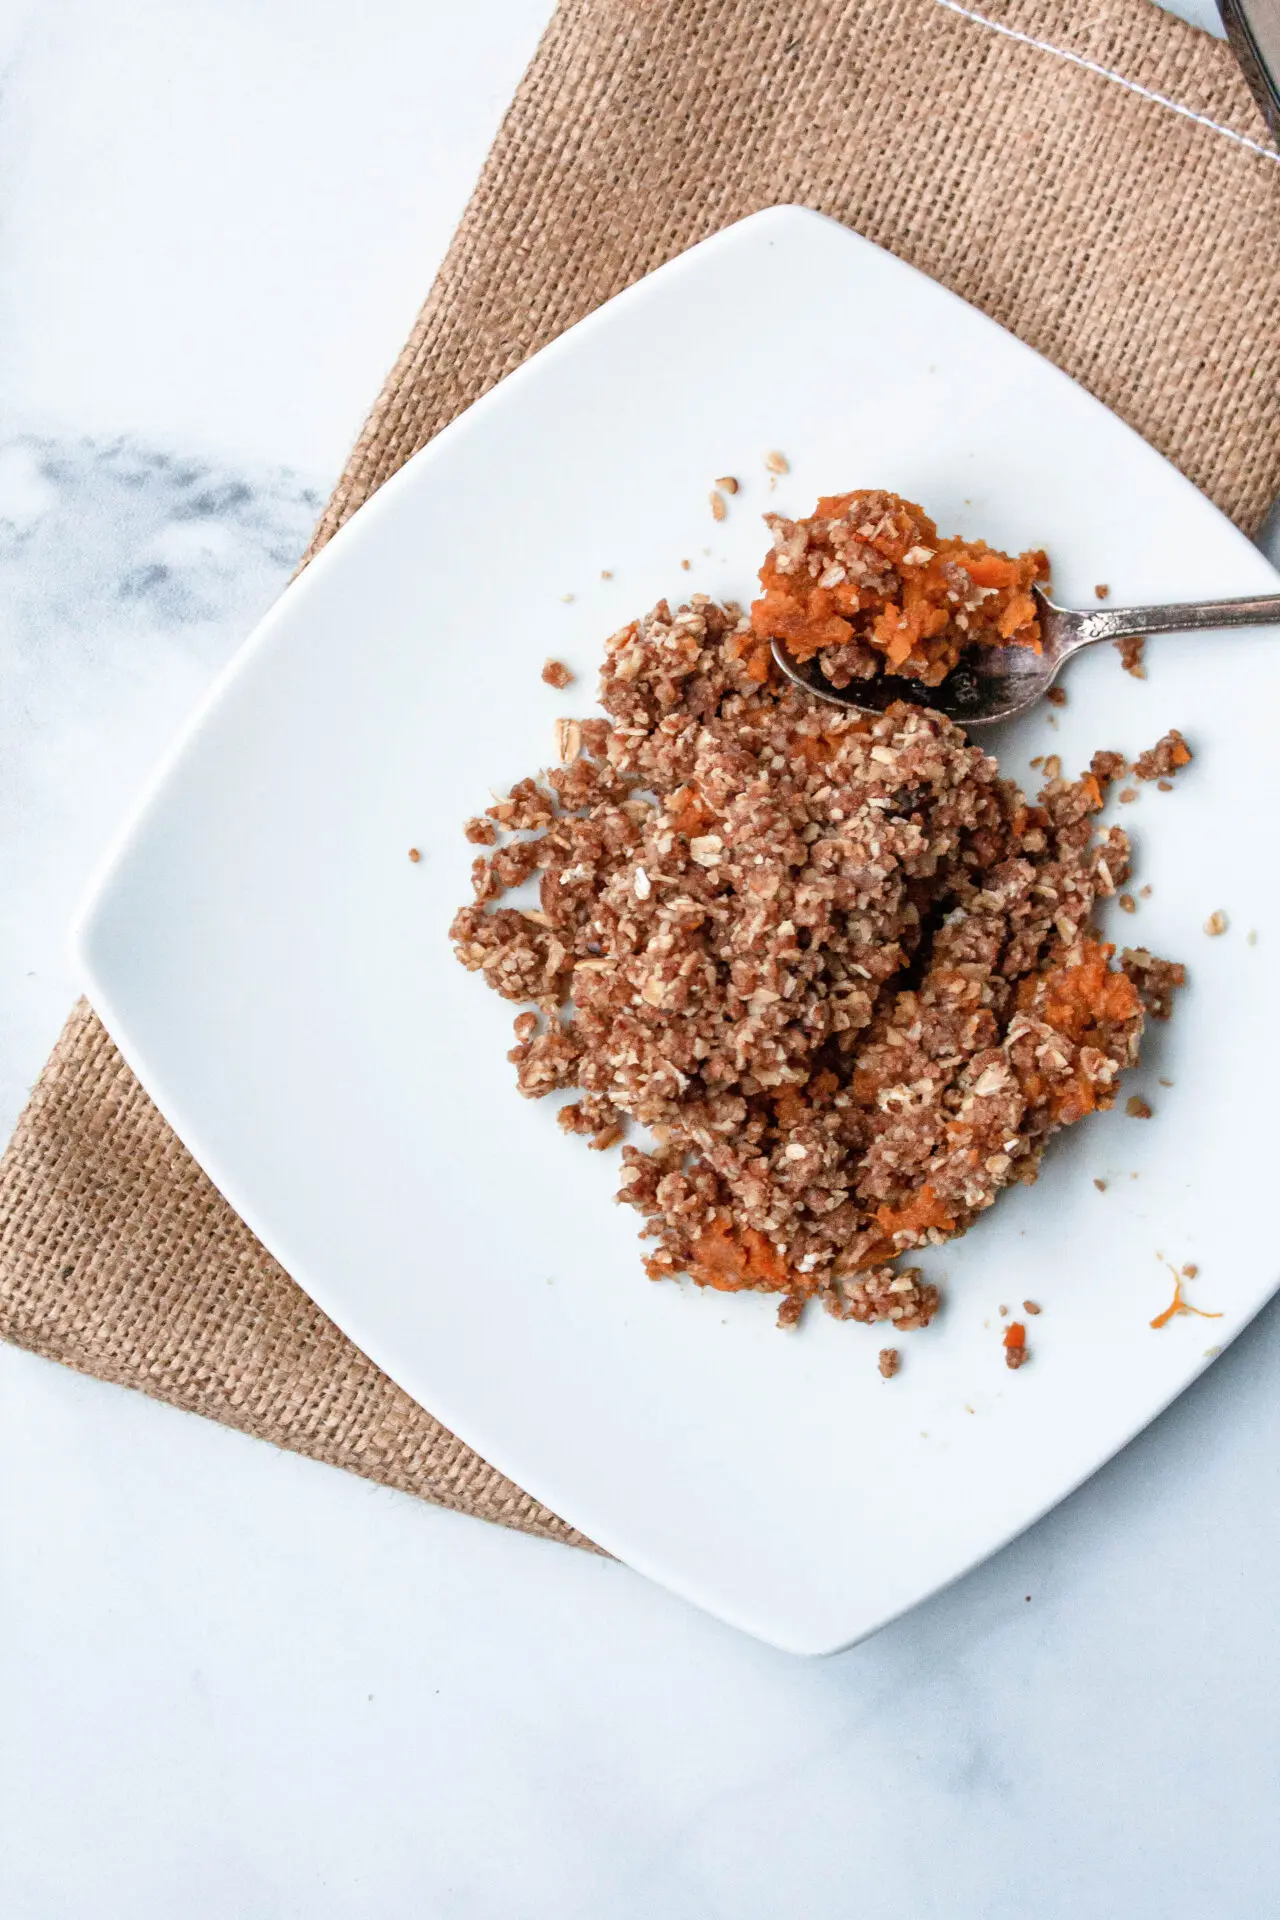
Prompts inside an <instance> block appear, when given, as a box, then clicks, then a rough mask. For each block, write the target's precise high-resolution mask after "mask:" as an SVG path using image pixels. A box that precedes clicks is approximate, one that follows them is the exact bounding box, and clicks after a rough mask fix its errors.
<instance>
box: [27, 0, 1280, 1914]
mask: <svg viewBox="0 0 1280 1920" xmlns="http://www.w3.org/2000/svg"><path fill="white" fill-rule="evenodd" d="M1191 10H1192V9H1191V0H1186V11H1188V12H1190V11H1191ZM545 11H546V0H488V4H486V5H483V6H480V7H475V8H472V9H470V10H464V12H463V13H462V14H461V15H459V14H458V12H457V10H456V9H453V8H451V7H447V6H445V5H444V4H443V0H363V4H362V5H361V6H360V7H359V8H351V7H349V6H347V5H345V4H339V0H309V4H305V5H304V4H303V0H222V3H221V4H220V5H219V6H217V7H216V8H205V9H200V8H197V7H195V6H194V5H192V4H190V0H185V3H184V0H44V4H43V5H42V6H39V7H37V6H36V5H34V4H30V5H26V6H20V5H17V4H15V0H10V4H9V7H8V9H7V10H5V9H3V8H0V182H2V183H3V196H2V200H0V288H2V289H3V293H2V294H0V1132H4V1131H7V1128H8V1126H9V1124H10V1123H11V1121H12V1119H13V1118H14V1116H15V1115H16V1112H17V1110H18V1108H19V1106H20V1104H21V1100H22V1098H23V1094H24V1090H25V1087H26V1085H27V1083H28V1082H29V1081H30V1080H31V1078H32V1077H33V1076H34V1074H35V1072H36V1071H37V1069H38V1067H39V1064H40V1061H41V1059H42V1057H43V1055H44V1053H45V1051H46V1049H47V1046H48V1044H49V1042H50V1041H51V1040H52V1038H53V1037H54V1034H55V1032H56V1029H57V1026H58V1024H59V1022H60V1020H61V1018H62V1015H63V1013H64V1012H65V1009H66V1007H67V1005H68V1004H69V1002H70V999H71V997H72V995H73V993H74V990H75V982H74V981H73V980H72V979H71V978H70V976H69V974H68V972H67V970H66V967H65V963H64V961H63V958H62V944H61V943H62V928H63V925H64V923H65V920H66V917H67V913H68V911H69V908H70V905H71V903H72V901H73V900H74V898H75V895H76V893H77V892H78V890H79V888H80V886H81V884H82V882H83V879H84V877H85V875H86V873H87V871H88V869H89V867H90V864H91V862H92V860H93V859H94V857H95V855H96V853H97V851H98V849H99V848H100V845H101V843H102V839H103V836H104V833H105V832H106V831H107V829H108V828H109V825H110V823H111V821H112V819H113V817H114V816H116V815H117V814H118V813H119V811H120V809H121V808H122V807H123V806H124V805H125V804H126V803H127V801H128V798H129V796H130V794H131V793H132V792H133V790H134V789H135V788H136V786H137V784H138V782H139V781H140V780H141V778H142V777H143V775H144V773H145V770H146V768H147V766H148V764H149V763H150V761H151V760H152V759H153V758H154V756H155V754H156V753H157V752H158V751H159V749H160V748H161V746H162V745H163V744H164V742H165V740H166V738H167V737H168V735H169V734H170V733H171V731H172V729H173V727H174V726H175V724H176V723H177V722H178V721H179V720H180V718H181V717H182V715H183V714H184V713H185V712H186V711H187V710H188V708H189V706H190V704H191V702H192V701H193V700H194V698H195V697H196V695H197V694H198V692H199V691H200V689H201V688H202V687H203V686H204V684H205V683H206V682H207V680H208V677H209V675H210V674H211V673H212V671H213V670H214V669H215V668H216V666H217V665H218V664H219V662H220V661H221V660H222V659H224V658H225V657H226V655H227V653H228V651H229V650H230V649H231V647H233V646H234V644H235V642H236V640H237V639H238V638H239V637H240V636H241V635H242V634H243V632H244V631H245V630H246V628H247V627H248V626H249V624H250V623H251V622H252V620H253V618H254V616H255V615H256V613H257V612H258V611H259V610H260V609H261V608H262V607H263V606H264V605H265V604H266V603H267V602H268V601H269V600H270V598H271V597H272V595H273V594H274V593H275V592H276V591H277V589H278V587H279V585H280V584H281V582H282V581H283V579H284V578H285V577H286V575H287V573H288V571H289V569H290V567H291V566H292V564H293V561H294V560H295V558H296V556H297V554H298V552H299V550H300V548H301V546H302V544H303V541H304V539H305V536H306V533H307V529H308V526H309V523H310V520H311V518H312V515H313V513H314V509H315V504H316V501H317V499H318V498H319V497H320V496H321V495H322V494H323V492H324V490H325V489H326V488H327V486H328V484H329V482H330V481H331V479H332V477H333V475H334V474H335V472H336V471H337V468H338V466H339V464H340V461H341V458H342V455H343V452H344V451H345V447H346V444H347V442H348V440H349V438H350V436H351V433H352V431H353V430H354V428H355V426H356V425H357V423H358V420H359V417H360V414H361V410H362V408H363V406H364V404H365V402H366V401H367V399H368V397H369V396H370V394H371V393H372V391H373V390H374V388H375V387H376V385H377V382H378V380H379V378H380V377H381V374H382V371H383V369H384V367H385V365H386V363H387V362H388V361H389V360H390V358H391V357H392V355H393V354H394V352H395V350H396V348H397V346H398V345H399V342H400V339H401V337H402V335H403V333H404V331H405V328H406V326H407V324H408V322H409V320H410V318H411V316H412V313H413V311H414V309H415V306H416V304H417V301H418V299H419V297H420V294H421V292H422V290H423V287H424V285H425V282H426V279H427V278H428V276H429V272H430V268H431V266H432V264H433V262H434V260H435V259H436V258H438V256H439V254H440V252H441V251H442V249H443V246H444V244H445V241H446V239H447V236H448V232H449V230H450V228H451V225H452V223H453V221H454V220H455V219H456V216H457V213H458V211H459V209H460V207H461V204H462V202H463V200H464V198H465V195H466V192H467V190H468V187H469V185H470V182H471V180H472V178H473V176H474V173H475V171H476V168H477V166H478V164H479V161H480V159H481V157H482V155H483V152H484V149H485V147H486V145H487V142H488V140H489V138H490V135H491V132H492V129H493V126H494V124H495V122H496V119H497V116H498V114H499V112H500V111H501V108H502V106H503V104H504V103H505V100H506V98H507V96H508V95H509V93H510V91H511V89H512V87H513V85H514V83H515V81H516V79H517V77H518V74H519V71H520V69H521V67H522V66H523V64H524V61H525V59H526V58H527V56H528V53H529V52H530V51H531V49H532V46H533V43H534V41H535V39H536V36H537V33H538V31H539V30H540V27H541V24H542V19H543V16H544V14H545ZM1197 11H1199V12H1200V13H1201V14H1204V13H1207V12H1208V11H1209V10H1208V8H1207V7H1205V6H1204V5H1203V4H1201V5H1200V6H1199V7H1198V9H1197ZM1278 1367H1280V1314H1277V1313H1276V1312H1271V1313H1268V1314H1266V1315H1264V1317H1263V1319H1262V1320H1261V1322H1260V1323H1259V1324H1257V1325H1256V1326H1255V1327H1254V1328H1253V1329H1252V1330H1251V1331H1250V1332H1249V1333H1247V1334H1246V1335H1245V1336H1244V1338H1243V1339H1241V1340H1240V1341H1239V1342H1238V1344H1237V1345H1236V1347H1235V1348H1233V1349H1232V1351H1231V1352H1230V1353H1229V1354H1227V1355H1226V1356H1225V1358H1224V1359H1223V1360H1222V1362H1220V1364H1219V1365H1218V1366H1216V1367H1215V1368H1214V1369H1213V1370H1212V1371H1211V1373H1210V1374H1209V1375H1208V1376H1207V1377H1206V1378H1205V1379H1204V1380H1203V1381H1202V1382H1201V1384H1200V1385H1199V1386H1198V1387H1197V1388H1196V1389H1195V1391H1194V1392H1193V1393H1192V1394H1190V1395H1188V1396H1187V1397H1186V1398H1185V1399H1184V1400H1183V1401H1182V1402H1181V1403H1180V1404H1179V1405H1178V1406H1177V1407H1176V1408H1175V1409H1174V1410H1173V1411H1172V1412H1171V1413H1170V1414H1169V1415H1167V1416H1166V1417H1165V1418H1164V1419H1163V1420H1162V1421H1161V1422H1159V1423H1158V1425H1157V1426H1156V1427H1155V1428H1154V1429H1153V1430H1152V1431H1151V1432H1149V1433H1148V1434H1147V1435H1145V1436H1144V1437H1143V1438H1142V1439H1141V1440H1140V1441H1139V1442H1138V1443H1137V1444H1136V1445H1135V1446H1133V1447H1131V1448H1130V1449H1129V1450H1128V1451H1127V1452H1126V1453H1125V1454H1124V1455H1123V1456H1122V1458H1120V1459H1119V1460H1117V1461H1116V1462H1114V1463H1113V1464H1112V1465H1111V1466H1110V1467H1109V1468H1108V1469H1107V1470H1106V1471H1105V1472H1104V1473H1102V1474H1101V1475H1099V1476H1098V1477H1097V1478H1096V1479H1095V1480H1093V1481H1092V1482H1091V1483H1090V1484H1089V1485H1088V1486H1087V1487H1086V1488H1084V1489H1083V1490H1082V1491H1081V1492H1080V1493H1079V1494H1078V1495H1076V1497H1075V1498H1074V1499H1073V1500H1071V1501H1069V1502H1068V1503H1067V1504H1066V1505H1065V1506H1064V1507H1063V1508H1061V1509H1059V1511H1058V1512H1057V1513H1055V1514H1054V1515H1053V1516H1051V1518H1050V1519H1049V1520H1047V1521H1045V1522H1044V1523H1042V1524H1041V1525H1040V1526H1039V1527H1037V1528H1036V1529H1035V1530H1034V1531H1033V1532H1032V1533H1031V1534H1029V1535H1028V1536H1027V1537H1026V1538H1025V1539H1023V1540H1022V1541H1020V1542H1018V1543H1016V1544H1015V1545H1014V1546H1013V1547H1011V1548H1009V1549H1008V1550H1007V1551H1006V1552H1005V1553H1003V1554H1001V1555H1000V1556H999V1557H998V1558H997V1559H996V1560H995V1561H993V1562H991V1563H990V1564H989V1565H988V1566H986V1567H985V1568H983V1569H981V1570H980V1571H979V1572H978V1573H977V1574H975V1575H973V1576H971V1577H970V1578H969V1579H967V1580H965V1581H964V1582H962V1583H961V1584H960V1585H959V1586H957V1587H956V1588H955V1589H953V1590H952V1591H951V1592H949V1593H947V1594H944V1595H942V1596H941V1597H939V1598H938V1599H936V1600H935V1601H933V1602H931V1603H930V1604H929V1605H928V1606H926V1607H924V1608H922V1609H920V1610H919V1611H918V1612H917V1613H915V1614H914V1615H912V1616H911V1617H909V1618H908V1619H906V1620H904V1621H901V1622H900V1623H898V1625H897V1626H895V1627H893V1628H891V1629H889V1630H888V1631H887V1632H885V1633H883V1634H881V1635H880V1636H879V1637H878V1638H876V1639H875V1640H873V1641H871V1642H870V1643H868V1644H867V1645H865V1646H863V1647H861V1648H858V1649H856V1650H855V1651H854V1652H852V1653H850V1654H847V1655H843V1656H841V1657H840V1658H838V1659H836V1660H833V1661H829V1662H826V1663H822V1664H805V1663H802V1662H799V1661H794V1660H790V1659H787V1658H785V1657H784V1656H782V1655H779V1654H775V1653H772V1652H770V1651H768V1650H767V1649H764V1648H761V1647H758V1646H755V1645H753V1644H752V1643H750V1642H749V1641H747V1640H745V1639H742V1638H741V1637H739V1636H737V1635H736V1634H734V1633H732V1632H730V1631H728V1630H727V1629H723V1628H720V1627H718V1626H717V1625H715V1624H714V1623H713V1622H711V1621H708V1620H706V1619H704V1618H702V1617H700V1616H699V1615H697V1614H695V1613H694V1612H693V1611H691V1610H690V1609H689V1608H687V1607H684V1606H682V1605H681V1604H680V1603H678V1602H676V1601H674V1600H671V1599H669V1598H668V1597H667V1596H665V1595H664V1594H662V1593H660V1592H658V1591H656V1590H655V1589H653V1588H651V1587H649V1586H648V1585H646V1584H645V1583H644V1582H642V1581H641V1580H639V1579H637V1578H636V1577H635V1576H633V1575H631V1574H630V1573H628V1572H627V1571H626V1570H624V1569H623V1568H620V1567H617V1566H613V1565H609V1564H605V1563H602V1562H599V1561H596V1560H594V1559H591V1558H589V1557H587V1556H584V1555H578V1554H574V1553H571V1552H569V1551H568V1550H566V1549H562V1548H556V1547H551V1546H546V1545H543V1544H540V1543H538V1542H535V1541H530V1540H526V1539H524V1538H522V1537H519V1536H515V1535H508V1534H505V1533H502V1532H500V1531H499V1530H497V1529H494V1528H490V1527H486V1526H483V1525H481V1524H479V1523H477V1522H473V1521H468V1520H464V1519H460V1518H458V1517H456V1516H453V1515H449V1514H444V1513H440V1512H437V1511H435V1510H433V1509H429V1508H426V1507H424V1506H422V1505H420V1504H419V1503H417V1502H414V1501H412V1500H409V1499H407V1498H402V1497H400V1496H396V1495H393V1494H389V1493H386V1492H383V1491H382V1490H380V1489H377V1488H374V1487H371V1486H367V1485H364V1484H363V1483H361V1482H358V1481H355V1480H353V1479H350V1478H349V1477H347V1476H345V1475H342V1474H339V1473H335V1472H332V1471H330V1470H328V1469H325V1468H321V1467H318V1466H313V1465H311V1464H309V1463H307V1462H303V1461H300V1460H297V1459H295V1458H293V1457H292V1456H289V1455H284V1454H279V1453H276V1452H274V1451H273V1450H271V1449H269V1448H267V1447H265V1446H262V1445H259V1444H257V1443H254V1442H252V1441H249V1440H245V1439H242V1438H240V1437H239V1436H237V1435H235V1434H231V1433H228V1432H226V1431H224V1430H222V1429H219V1428H216V1427H213V1426H211V1425H209V1424H207V1423H205V1422H202V1421H199V1420H195V1419H191V1418H187V1417H185V1416H183V1415H180V1414H177V1413H174V1412H172V1411H170V1410H169V1409H166V1408H163V1407H160V1406H157V1405H154V1404H152V1403H150V1402H148V1401H145V1400H143V1399H141V1398H140V1397H138V1396H136V1395H132V1394H127V1393H123V1392H120V1391H118V1390H116V1389H113V1388H110V1387H106V1386H102V1385H100V1384H98V1383H96V1382H92V1381H87V1380H83V1379H80V1378H78V1377H76V1376H73V1375H71V1374H69V1373H67V1372H65V1371H63V1370H62V1369H60V1368H57V1367H54V1366H50V1365H48V1364H46V1363H43V1362H40V1361H37V1360H34V1359H32V1358H30V1357H29V1356H26V1355H22V1354H19V1353H16V1352H14V1351H12V1350H10V1349H7V1348H0V1701H2V1702H3V1707H2V1708H0V1912H3V1913H4V1914H5V1916H6V1920H62V1916H68V1920H71V1917H74V1920H80V1916H88V1915H92V1916H93V1920H117V1917H118V1920H124V1917H125V1916H129V1920H151V1916H155V1917H156V1920H161V1917H162V1916H163V1920H169V1917H170V1916H173V1915H179V1914H180V1915H182V1916H183V1920H205V1917H206V1916H208V1917H209V1920H223V1916H236V1920H283V1917H284V1916H294V1915H298V1916H306V1920H330V1916H333V1920H339V1917H341V1920H345V1917H346V1916H353V1915H364V1914H374V1913H376V1914H378V1915H380V1916H383V1920H399V1917H400V1916H405V1920H409V1917H410V1916H413V1917H414V1920H416V1917H417V1916H420V1915H424V1914H430V1915H432V1916H433V1917H434V1916H440V1917H441V1920H454V1916H458V1920H471V1917H472V1916H476V1917H477V1920H488V1916H490V1915H499V1914H500V1915H502V1916H504V1920H508V1917H509V1920H524V1917H525V1916H528V1917H529V1920H576V1916H583V1920H586V1917H587V1916H591V1920H597V1917H598V1916H601V1915H609V1916H611V1917H612V1916H618V1917H619V1920H631V1917H632V1916H635V1920H640V1916H646V1917H647V1916H651V1915H655V1914H657V1915H661V1916H663V1920H685V1916H688V1920H708V1917H713V1916H721V1915H723V1916H726V1920H728V1917H729V1916H732V1920H756V1916H759V1920H774V1916H777V1915H779V1914H787V1915H792V1914H794V1915H803V1916H810V1915H812V1916H819V1917H820V1920H828V1917H831V1920H835V1917H836V1916H839V1917H840V1920H843V1916H845V1915H855V1914H856V1915H857V1916H859V1920H932V1917H933V1916H937V1917H938V1920H1026V1917H1027V1916H1037V1920H1039V1917H1040V1916H1044V1917H1045V1920H1057V1917H1058V1916H1062V1917H1063V1920H1066V1917H1067V1916H1071V1917H1072V1920H1077V1917H1087V1916H1094V1915H1097V1916H1107V1917H1108V1920H1110V1917H1111V1916H1124V1917H1125V1920H1128V1917H1130V1916H1137V1917H1145V1916H1147V1915H1151V1916H1156V1915H1159V1916H1161V1920H1181V1917H1182V1916H1186V1920H1245V1917H1246V1916H1253V1915H1261V1914H1263V1913H1269V1912H1271V1911H1273V1910H1274V1908H1275V1905H1276V1896H1277V1881H1278V1879H1280V1823H1277V1821H1276V1818H1275V1805H1276V1793H1277V1787H1278V1786H1280V1727H1278V1724H1277V1720H1276V1715H1275V1713H1274V1708H1273V1702H1274V1698H1275V1693H1276V1687H1277V1683H1278V1682H1280V1652H1278V1651H1277V1645H1276V1639H1275V1636H1274V1634H1273V1632H1272V1631H1271V1627H1272V1615H1273V1611H1274V1606H1273V1594H1274V1592H1275V1591H1276V1589H1277V1586H1280V1545H1278V1544H1277V1539H1276V1532H1275V1524H1274V1514H1275V1512H1276V1510H1277V1493H1278V1492H1280V1488H1278V1486H1277V1480H1278V1478H1280V1475H1278V1472H1277V1467H1276V1461H1277V1459H1280V1402H1278V1399H1277V1395H1276V1393H1275V1391H1274V1382H1275V1379H1276V1374H1277V1368H1278Z"/></svg>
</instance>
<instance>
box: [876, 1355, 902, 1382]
mask: <svg viewBox="0 0 1280 1920" xmlns="http://www.w3.org/2000/svg"><path fill="white" fill-rule="evenodd" d="M901 1365H902V1357H901V1355H900V1354H899V1352H898V1349H897V1348H896V1347H881V1349H880V1372H881V1373H882V1374H883V1376H884V1378H885V1379H886V1380H892V1378H893V1376H894V1374H895V1373H896V1372H897V1371H898V1368H899V1367H900V1366H901Z"/></svg>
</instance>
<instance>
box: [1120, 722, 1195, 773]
mask: <svg viewBox="0 0 1280 1920" xmlns="http://www.w3.org/2000/svg"><path fill="white" fill-rule="evenodd" d="M1190 762H1191V749H1190V747H1189V746H1188V745H1187V743H1186V741H1185V740H1184V739H1183V737H1182V735H1181V734H1180V733H1179V732H1178V729H1177V728H1176V727H1170V729H1169V731H1168V733H1166V734H1165V735H1164V736H1163V737H1162V738H1161V739H1159V740H1157V741H1156V744H1155V745H1154V747H1148V748H1147V750H1146V752H1145V753H1140V754H1139V755H1138V757H1137V759H1136V760H1135V761H1134V763H1133V771H1134V773H1135V774H1136V776H1137V778H1138V779H1139V780H1171V779H1172V778H1173V776H1174V774H1175V773H1176V772H1177V771H1178V769H1179V767H1185V766H1189V765H1190Z"/></svg>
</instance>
